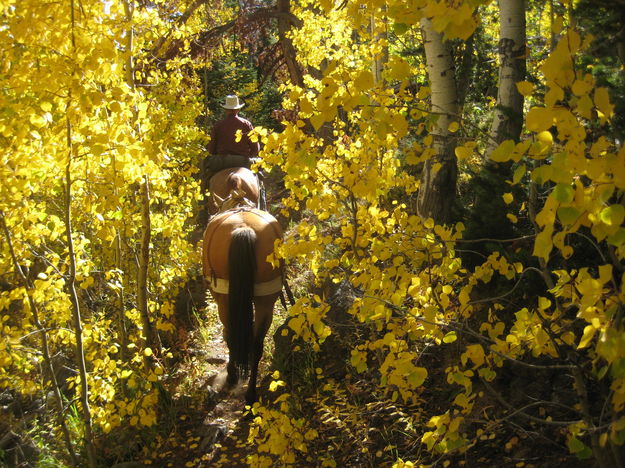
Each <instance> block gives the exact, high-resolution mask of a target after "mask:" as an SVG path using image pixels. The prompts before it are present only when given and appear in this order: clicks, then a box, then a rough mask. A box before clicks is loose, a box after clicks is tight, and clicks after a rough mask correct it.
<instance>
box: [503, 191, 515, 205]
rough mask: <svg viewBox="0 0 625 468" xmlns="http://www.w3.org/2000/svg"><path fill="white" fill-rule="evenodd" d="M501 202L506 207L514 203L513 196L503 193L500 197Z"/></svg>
mask: <svg viewBox="0 0 625 468" xmlns="http://www.w3.org/2000/svg"><path fill="white" fill-rule="evenodd" d="M501 198H503V201H504V203H505V204H506V205H509V204H510V203H512V202H513V201H514V195H512V194H511V193H509V192H508V193H504V194H503V195H502V197H501Z"/></svg>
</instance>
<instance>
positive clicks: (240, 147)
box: [208, 114, 260, 158]
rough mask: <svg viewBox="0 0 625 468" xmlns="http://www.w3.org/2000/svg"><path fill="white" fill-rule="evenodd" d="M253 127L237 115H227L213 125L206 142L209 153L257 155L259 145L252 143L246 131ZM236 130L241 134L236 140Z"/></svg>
mask: <svg viewBox="0 0 625 468" xmlns="http://www.w3.org/2000/svg"><path fill="white" fill-rule="evenodd" d="M253 128H254V126H253V125H252V124H251V123H250V121H249V120H245V119H244V118H242V117H239V116H238V115H235V114H231V115H227V116H226V118H224V119H223V120H220V121H219V122H217V123H216V124H215V126H214V127H213V131H212V132H211V141H210V143H209V144H208V151H209V153H210V154H238V155H241V156H247V157H250V158H251V157H254V156H256V155H258V151H259V150H260V145H259V144H258V142H256V143H253V142H252V141H250V139H249V137H248V135H247V134H248V133H249V132H250V131H251V130H252V129H253ZM237 130H241V133H242V134H243V135H242V137H241V140H240V141H238V142H237V141H236V133H237Z"/></svg>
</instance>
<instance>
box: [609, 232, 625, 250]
mask: <svg viewBox="0 0 625 468" xmlns="http://www.w3.org/2000/svg"><path fill="white" fill-rule="evenodd" d="M607 241H608V244H610V245H613V246H615V247H620V246H621V245H623V244H625V229H623V228H619V230H618V231H616V232H615V233H614V234H612V235H611V236H609V237H608V238H607Z"/></svg>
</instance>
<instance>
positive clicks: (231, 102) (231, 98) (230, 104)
mask: <svg viewBox="0 0 625 468" xmlns="http://www.w3.org/2000/svg"><path fill="white" fill-rule="evenodd" d="M244 105H245V104H243V103H242V102H239V97H238V96H235V95H234V94H229V95H228V96H226V103H225V104H222V105H221V107H223V108H224V109H240V108H241V107H243V106H244Z"/></svg>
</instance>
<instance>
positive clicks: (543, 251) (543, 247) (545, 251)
mask: <svg viewBox="0 0 625 468" xmlns="http://www.w3.org/2000/svg"><path fill="white" fill-rule="evenodd" d="M552 232H553V227H551V229H549V228H548V227H545V229H544V230H542V231H541V232H540V233H538V235H537V236H536V239H535V240H534V251H533V252H532V255H534V256H535V257H540V258H542V259H544V260H545V261H547V260H549V254H550V253H551V250H552V249H553V241H552V238H551V234H552Z"/></svg>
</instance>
